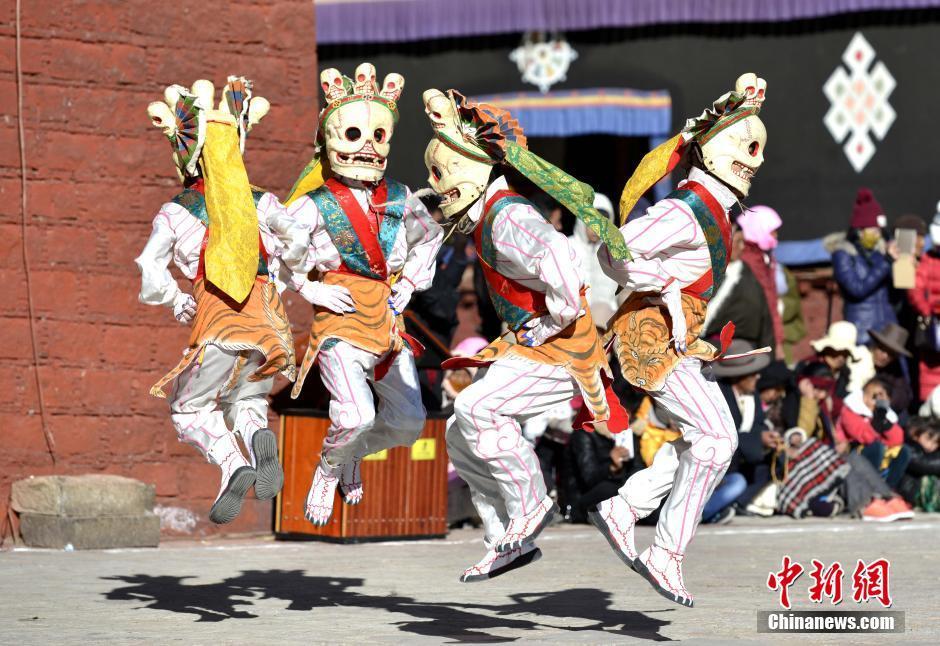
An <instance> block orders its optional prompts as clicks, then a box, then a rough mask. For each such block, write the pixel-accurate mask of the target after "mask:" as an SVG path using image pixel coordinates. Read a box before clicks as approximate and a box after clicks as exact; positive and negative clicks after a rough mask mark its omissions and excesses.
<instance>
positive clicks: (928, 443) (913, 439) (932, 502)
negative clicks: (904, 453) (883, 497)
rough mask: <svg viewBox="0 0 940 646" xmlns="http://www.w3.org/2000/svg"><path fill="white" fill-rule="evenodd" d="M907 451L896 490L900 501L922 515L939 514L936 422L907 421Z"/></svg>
mask: <svg viewBox="0 0 940 646" xmlns="http://www.w3.org/2000/svg"><path fill="white" fill-rule="evenodd" d="M907 448H908V450H909V451H910V454H911V460H910V462H908V464H907V471H906V472H905V474H904V477H903V478H902V479H901V485H900V487H899V490H900V492H901V495H902V496H904V499H905V500H906V501H907V502H908V503H910V504H911V505H914V506H915V507H917V508H919V509H923V510H924V511H940V450H938V449H940V425H938V423H937V421H936V420H928V419H924V418H922V417H915V418H914V419H913V420H911V428H910V430H909V432H908V440H907Z"/></svg>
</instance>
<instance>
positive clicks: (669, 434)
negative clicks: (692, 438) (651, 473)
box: [630, 396, 682, 466]
mask: <svg viewBox="0 0 940 646" xmlns="http://www.w3.org/2000/svg"><path fill="white" fill-rule="evenodd" d="M630 430H632V431H633V433H634V434H635V435H637V436H639V438H640V440H639V443H640V458H641V459H642V460H643V464H644V465H645V466H649V465H651V464H653V457H654V456H655V455H656V452H657V451H658V450H659V447H661V446H662V445H663V444H665V443H666V442H673V441H675V440H678V439H679V438H680V437H682V433H680V432H679V431H677V430H675V429H674V428H672V427H671V426H670V424H669V422H668V421H664V420H663V419H661V418H660V416H659V415H657V407H656V404H655V403H654V402H653V399H652V398H651V397H649V396H645V397H643V401H641V402H640V406H639V407H638V408H637V409H636V412H635V413H634V414H633V421H632V422H631V423H630Z"/></svg>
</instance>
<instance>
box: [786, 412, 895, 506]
mask: <svg viewBox="0 0 940 646" xmlns="http://www.w3.org/2000/svg"><path fill="white" fill-rule="evenodd" d="M784 443H785V445H786V447H787V448H786V451H787V455H788V456H789V458H790V465H789V466H790V468H789V474H788V476H787V477H785V479H784V483H783V486H782V488H781V491H780V496H779V498H780V500H779V501H778V504H779V505H780V506H781V507H783V510H782V511H784V513H789V514H791V515H794V516H796V517H797V518H799V517H802V516H803V515H805V514H806V513H807V512H808V513H809V514H811V515H812V516H815V517H826V518H829V517H832V516H837V515H838V514H840V513H841V512H842V511H843V509H845V510H846V511H848V512H849V513H850V514H851V515H852V516H854V517H857V518H861V519H862V520H865V521H874V522H881V523H885V522H891V521H895V520H905V519H909V518H913V516H914V513H913V512H912V511H911V508H910V506H908V505H907V504H906V503H905V502H904V501H903V500H902V499H901V497H900V496H898V495H897V493H895V492H894V491H893V490H892V489H891V487H889V486H888V485H887V483H886V482H885V481H884V480H883V479H882V477H881V475H880V474H879V473H878V472H877V471H876V470H875V468H874V467H872V466H871V464H870V463H869V462H868V460H866V459H865V458H864V457H862V456H861V455H860V454H858V453H856V452H854V451H849V452H848V453H846V454H844V455H841V456H840V455H839V454H838V453H836V452H835V451H833V449H832V448H831V447H830V446H829V445H827V444H824V443H823V442H820V441H818V440H816V439H813V438H807V436H806V433H805V431H803V429H800V428H794V429H790V430H789V431H787V432H786V433H785V435H784ZM807 449H812V453H811V454H810V455H806V454H807V453H809V451H807Z"/></svg>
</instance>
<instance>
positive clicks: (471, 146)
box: [424, 90, 630, 259]
mask: <svg viewBox="0 0 940 646" xmlns="http://www.w3.org/2000/svg"><path fill="white" fill-rule="evenodd" d="M424 105H425V112H426V113H427V115H428V118H429V119H430V121H431V126H432V128H433V129H434V138H435V139H436V140H437V141H438V142H440V143H441V144H443V145H444V146H446V147H447V148H448V149H450V150H451V151H453V152H455V153H457V154H458V155H460V156H462V157H464V158H466V159H469V160H471V162H476V164H477V165H478V171H474V170H473V169H468V171H467V175H468V176H471V175H474V174H475V175H476V177H475V178H473V180H471V181H467V182H464V184H470V183H475V184H476V185H477V186H478V187H479V186H480V185H481V184H482V187H481V188H479V191H478V192H479V193H482V190H483V189H485V181H486V177H484V174H483V173H482V172H479V171H483V170H485V166H480V165H486V166H494V165H496V164H500V163H502V164H507V165H509V166H511V167H512V168H514V169H516V170H517V171H519V172H520V173H521V174H522V175H523V176H525V177H526V178H527V179H528V180H529V181H531V182H532V183H533V184H535V185H536V186H537V187H538V188H540V189H541V190H543V191H545V192H546V193H547V194H548V195H550V196H552V197H553V198H555V199H556V200H557V201H558V202H559V203H561V204H562V205H563V206H564V207H565V208H566V209H568V210H569V211H571V213H573V214H574V215H575V216H576V217H577V218H578V219H580V220H582V221H583V222H584V223H585V224H586V225H587V226H588V227H589V228H590V229H591V230H593V231H594V232H595V233H596V234H597V235H598V236H599V237H600V239H601V240H603V241H604V242H605V243H606V244H607V246H608V247H609V248H610V251H611V255H613V256H614V257H616V258H618V259H627V258H629V257H630V253H629V251H628V250H627V247H626V244H625V243H624V240H623V236H622V235H621V234H620V231H619V230H618V229H617V227H616V226H614V224H613V223H612V222H611V221H610V220H609V219H608V218H606V217H604V215H603V214H601V213H600V212H598V211H597V209H595V208H594V189H593V188H591V187H590V186H589V185H588V184H585V183H584V182H581V181H578V180H577V179H575V178H574V177H572V176H571V175H569V174H568V173H566V172H564V171H563V170H561V169H560V168H558V167H557V166H554V165H553V164H551V163H549V162H547V161H545V160H544V159H542V158H541V157H539V156H538V155H536V154H535V153H532V152H530V151H529V150H528V148H527V147H526V138H525V135H524V134H523V132H522V128H521V127H520V126H519V123H518V122H517V121H516V120H515V119H514V118H513V117H512V115H511V114H510V113H509V112H508V111H506V110H503V109H501V108H498V107H496V106H494V105H490V104H487V103H477V102H475V101H471V100H470V99H468V98H467V97H465V96H463V95H462V94H460V92H458V91H456V90H448V92H447V93H446V94H445V93H443V92H441V91H439V90H427V91H426V92H425V93H424ZM429 150H430V148H429ZM433 172H434V171H433V170H432V175H433ZM485 175H486V176H488V175H489V172H488V171H487V172H486V173H485ZM452 183H453V182H452ZM454 190H458V191H459V189H456V188H455V189H454ZM446 193H447V191H445V202H446V201H447V200H448V195H446ZM470 197H471V198H472V199H473V200H475V199H477V198H478V197H479V195H478V194H477V195H471V196H470ZM464 201H466V199H465V200H464ZM471 201H472V200H471ZM442 206H443V204H442ZM445 213H446V211H445Z"/></svg>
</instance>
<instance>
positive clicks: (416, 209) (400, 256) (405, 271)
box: [288, 187, 444, 292]
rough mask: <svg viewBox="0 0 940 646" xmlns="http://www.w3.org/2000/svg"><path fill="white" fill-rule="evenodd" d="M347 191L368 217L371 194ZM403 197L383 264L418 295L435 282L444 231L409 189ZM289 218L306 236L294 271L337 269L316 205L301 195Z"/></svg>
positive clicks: (336, 254)
mask: <svg viewBox="0 0 940 646" xmlns="http://www.w3.org/2000/svg"><path fill="white" fill-rule="evenodd" d="M349 190H350V191H351V192H352V194H353V196H354V197H355V198H356V201H357V202H358V203H359V206H360V207H362V210H363V212H365V213H368V212H369V203H368V201H367V200H369V199H371V198H372V191H371V190H369V189H366V188H362V187H349ZM406 195H407V197H406V198H405V215H404V217H403V218H402V226H400V227H399V229H398V235H397V237H396V238H395V242H394V244H393V245H392V251H391V253H389V254H388V257H387V258H386V259H385V262H386V268H387V270H388V274H389V275H391V274H394V273H397V272H399V271H401V272H402V278H403V279H408V280H409V281H411V283H412V284H413V285H414V287H415V290H416V291H419V292H420V291H423V290H425V289H427V288H428V287H430V286H431V281H432V280H433V279H434V271H435V269H436V268H437V265H436V263H435V259H436V258H437V252H438V250H439V249H440V248H441V244H442V243H443V242H444V230H443V229H442V228H441V226H440V225H439V224H438V223H437V222H435V221H434V218H432V217H431V215H430V214H429V213H428V210H427V209H426V208H425V207H424V204H422V203H421V200H419V199H418V198H416V197H414V196H413V195H412V194H411V190H410V189H406ZM288 215H289V217H290V218H292V219H293V220H295V221H296V222H297V223H298V224H299V225H300V226H301V227H303V228H304V230H305V231H306V235H307V247H308V248H307V255H306V260H305V262H304V263H303V265H302V266H301V267H293V268H294V269H295V270H298V269H299V270H300V271H302V272H303V273H304V274H306V273H307V272H309V271H310V270H312V269H316V270H317V271H319V272H327V271H333V270H335V269H338V268H339V266H340V264H341V258H340V255H339V250H338V249H337V248H336V245H335V244H333V240H332V239H331V238H330V234H329V232H328V231H327V228H326V224H325V222H324V221H323V216H322V215H321V214H320V209H319V208H317V205H316V203H315V202H314V201H313V200H312V199H310V197H308V196H307V195H304V196H303V197H301V198H299V199H297V200H295V201H294V202H292V203H291V205H290V206H289V207H288Z"/></svg>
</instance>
